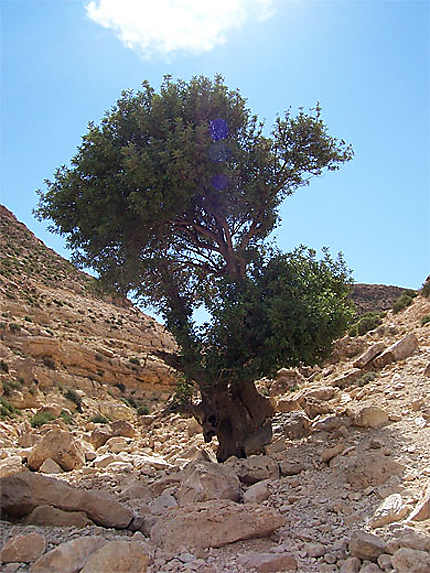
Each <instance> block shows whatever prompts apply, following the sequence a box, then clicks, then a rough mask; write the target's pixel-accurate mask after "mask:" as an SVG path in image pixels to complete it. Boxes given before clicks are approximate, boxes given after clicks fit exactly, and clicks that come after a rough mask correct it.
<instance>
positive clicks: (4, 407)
mask: <svg viewBox="0 0 430 573" xmlns="http://www.w3.org/2000/svg"><path fill="white" fill-rule="evenodd" d="M19 413H20V412H19V410H17V409H16V408H15V406H12V404H10V403H9V402H8V400H6V398H5V397H4V396H0V418H14V417H15V416H16V415H17V414H19Z"/></svg>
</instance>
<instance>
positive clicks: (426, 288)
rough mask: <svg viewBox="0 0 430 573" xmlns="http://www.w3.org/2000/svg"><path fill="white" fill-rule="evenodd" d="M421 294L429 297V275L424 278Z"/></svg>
mask: <svg viewBox="0 0 430 573" xmlns="http://www.w3.org/2000/svg"><path fill="white" fill-rule="evenodd" d="M421 294H422V295H423V296H425V297H426V298H429V297H430V276H429V277H427V278H426V280H425V281H424V284H423V286H422V289H421Z"/></svg>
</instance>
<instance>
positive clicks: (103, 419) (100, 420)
mask: <svg viewBox="0 0 430 573" xmlns="http://www.w3.org/2000/svg"><path fill="white" fill-rule="evenodd" d="M90 422H93V423H94V424H109V420H108V419H107V418H106V417H105V416H102V414H96V415H95V416H93V417H92V418H90Z"/></svg>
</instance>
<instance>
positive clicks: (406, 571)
mask: <svg viewBox="0 0 430 573" xmlns="http://www.w3.org/2000/svg"><path fill="white" fill-rule="evenodd" d="M391 562H392V564H393V567H394V568H395V570H396V571H397V572H398V573H429V572H430V554H429V553H427V551H419V550H417V549H408V548H406V547H402V548H401V549H399V550H398V551H396V552H395V553H394V555H393V556H392V558H391Z"/></svg>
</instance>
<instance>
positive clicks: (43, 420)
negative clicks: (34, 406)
mask: <svg viewBox="0 0 430 573" xmlns="http://www.w3.org/2000/svg"><path fill="white" fill-rule="evenodd" d="M53 420H55V416H54V414H51V412H37V413H36V414H34V416H33V417H32V418H31V420H30V424H31V425H32V427H33V428H39V427H40V426H43V425H44V424H48V422H52V421H53Z"/></svg>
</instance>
